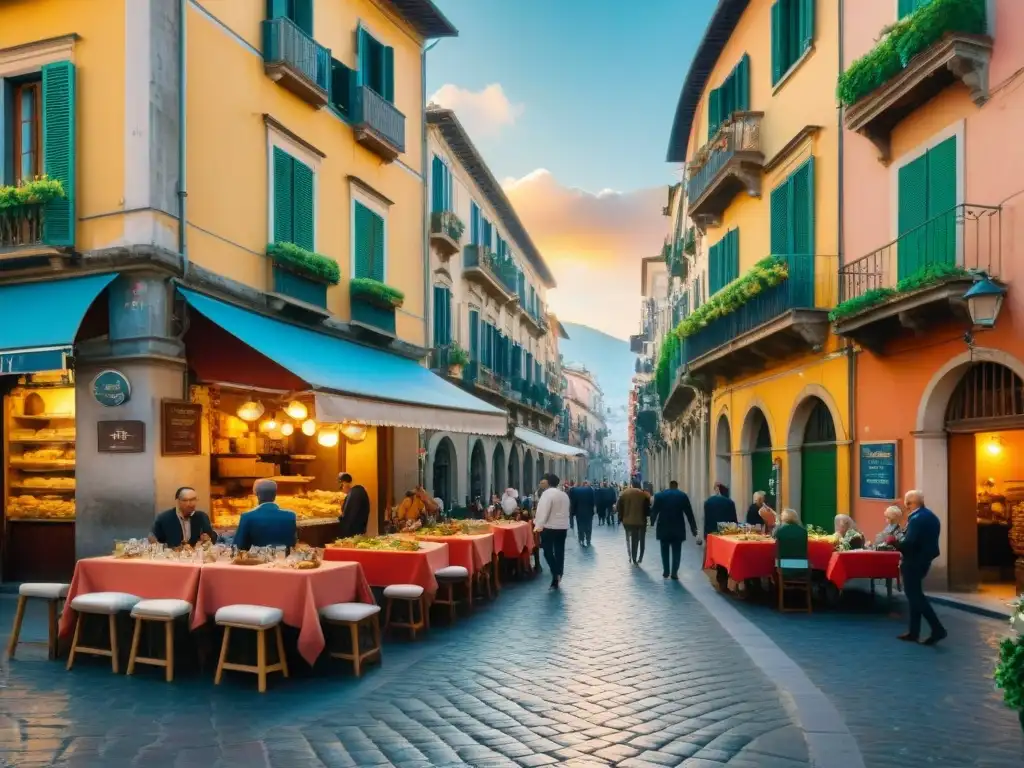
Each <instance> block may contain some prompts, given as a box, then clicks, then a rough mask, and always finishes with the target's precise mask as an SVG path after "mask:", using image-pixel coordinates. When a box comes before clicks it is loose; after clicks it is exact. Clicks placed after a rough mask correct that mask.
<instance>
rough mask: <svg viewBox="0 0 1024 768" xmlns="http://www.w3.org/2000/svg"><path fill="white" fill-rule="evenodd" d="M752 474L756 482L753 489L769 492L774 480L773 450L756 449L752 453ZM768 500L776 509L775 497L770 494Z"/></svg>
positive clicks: (770, 505) (769, 504)
mask: <svg viewBox="0 0 1024 768" xmlns="http://www.w3.org/2000/svg"><path fill="white" fill-rule="evenodd" d="M750 475H751V478H752V480H753V482H754V487H753V488H752V489H751V490H752V491H764V492H765V493H766V494H767V493H768V490H769V485H770V484H771V480H772V453H771V451H755V452H754V453H752V454H750ZM766 501H767V502H768V506H769V507H771V508H772V509H775V499H774V498H772V497H770V496H769V497H768V498H767V499H766ZM740 506H742V505H740ZM776 511H778V510H776Z"/></svg>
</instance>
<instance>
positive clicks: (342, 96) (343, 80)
mask: <svg viewBox="0 0 1024 768" xmlns="http://www.w3.org/2000/svg"><path fill="white" fill-rule="evenodd" d="M330 88H331V93H330V100H331V106H333V107H334V109H335V110H336V111H337V112H339V113H340V114H341V115H342V116H343V117H345V118H348V117H351V115H352V106H353V104H354V103H355V93H356V72H355V70H352V69H349V68H348V67H346V66H345V65H344V64H342V63H341V62H340V61H338V60H337V59H331V82H330Z"/></svg>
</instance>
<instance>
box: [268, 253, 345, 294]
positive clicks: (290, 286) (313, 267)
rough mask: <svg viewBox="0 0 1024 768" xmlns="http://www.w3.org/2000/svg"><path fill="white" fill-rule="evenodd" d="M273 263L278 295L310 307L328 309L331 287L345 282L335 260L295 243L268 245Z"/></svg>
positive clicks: (275, 287)
mask: <svg viewBox="0 0 1024 768" xmlns="http://www.w3.org/2000/svg"><path fill="white" fill-rule="evenodd" d="M267 256H269V257H270V261H271V262H272V263H273V283H274V292H275V293H280V294H283V295H285V296H291V297H292V298H294V299H299V300H300V301H304V302H306V303H307V304H312V305H314V306H318V307H326V306H327V286H329V285H337V284H338V281H339V280H341V268H340V267H339V266H338V262H336V261H335V260H334V259H331V258H328V257H327V256H323V255H322V254H319V253H314V252H313V251H307V250H306V249H305V248H303V247H301V246H298V245H296V244H295V243H286V242H281V243H267Z"/></svg>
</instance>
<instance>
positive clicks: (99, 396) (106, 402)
mask: <svg viewBox="0 0 1024 768" xmlns="http://www.w3.org/2000/svg"><path fill="white" fill-rule="evenodd" d="M92 396H93V397H95V398H96V402H97V403H99V404H100V405H102V406H104V407H106V408H116V407H117V406H119V405H124V404H125V403H127V402H128V401H129V400H130V399H131V396H132V385H131V384H130V383H129V381H128V377H127V376H125V375H124V374H123V373H121V372H120V371H112V370H106V371H100V373H99V374H98V375H97V376H96V378H95V379H93V380H92Z"/></svg>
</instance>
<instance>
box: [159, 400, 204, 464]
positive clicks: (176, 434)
mask: <svg viewBox="0 0 1024 768" xmlns="http://www.w3.org/2000/svg"><path fill="white" fill-rule="evenodd" d="M202 425H203V406H201V405H199V404H197V403H186V402H178V401H174V400H164V401H163V402H162V403H161V404H160V434H161V441H160V448H161V453H162V454H163V455H164V456H199V455H200V454H201V453H202V452H203V440H202Z"/></svg>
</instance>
